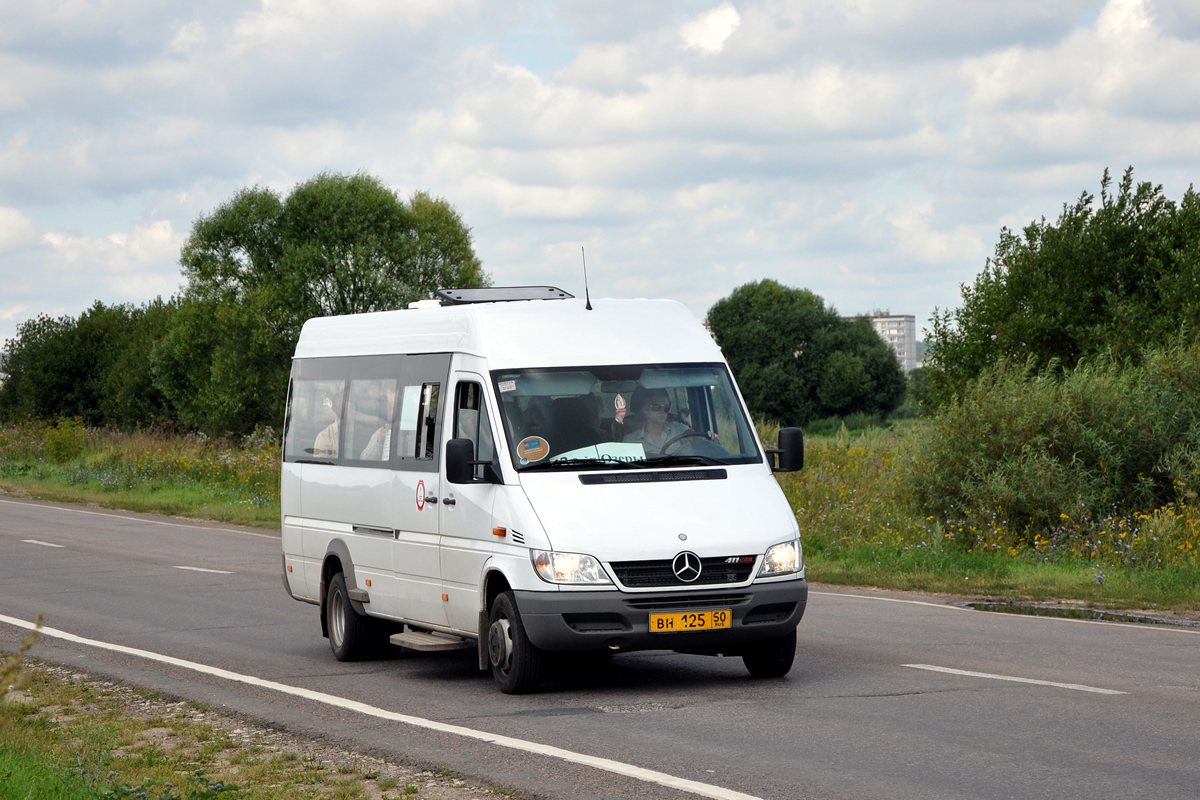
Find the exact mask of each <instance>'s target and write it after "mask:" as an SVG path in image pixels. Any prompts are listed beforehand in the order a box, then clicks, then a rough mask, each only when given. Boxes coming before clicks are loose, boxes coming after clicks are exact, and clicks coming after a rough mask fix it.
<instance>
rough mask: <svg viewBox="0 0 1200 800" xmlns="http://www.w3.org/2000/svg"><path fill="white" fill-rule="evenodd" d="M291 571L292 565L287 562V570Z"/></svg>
mask: <svg viewBox="0 0 1200 800" xmlns="http://www.w3.org/2000/svg"><path fill="white" fill-rule="evenodd" d="M291 571H292V565H291V564H288V572H291Z"/></svg>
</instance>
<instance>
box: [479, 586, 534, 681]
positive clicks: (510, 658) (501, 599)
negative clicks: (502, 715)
mask: <svg viewBox="0 0 1200 800" xmlns="http://www.w3.org/2000/svg"><path fill="white" fill-rule="evenodd" d="M488 619H490V620H491V625H490V626H489V627H488V660H489V661H490V662H491V665H492V677H493V678H495V679H496V684H497V685H498V686H499V687H500V691H502V692H504V693H505V694H524V693H526V692H531V691H533V690H534V689H536V688H537V685H538V684H539V683H541V681H542V671H543V669H544V668H545V656H544V655H543V654H542V651H541V650H539V649H538V648H537V647H535V646H534V645H533V642H531V641H529V637H528V636H526V635H525V624H524V623H523V622H522V621H521V615H520V613H519V612H518V611H517V601H516V598H515V597H513V593H512V592H502V593H501V594H500V595H499V596H497V597H496V600H495V602H493V603H492V611H491V613H490V614H489V615H488Z"/></svg>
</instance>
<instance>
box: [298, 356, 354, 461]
mask: <svg viewBox="0 0 1200 800" xmlns="http://www.w3.org/2000/svg"><path fill="white" fill-rule="evenodd" d="M345 388H346V382H345V380H344V379H342V378H305V377H296V378H293V380H292V391H291V400H290V403H289V405H288V416H287V435H286V436H285V437H284V444H283V456H284V458H285V459H286V460H288V461H333V460H334V459H336V458H337V457H338V453H339V451H340V448H341V440H342V439H341V426H340V423H339V421H338V420H339V416H340V414H341V410H342V401H343V399H344V397H345Z"/></svg>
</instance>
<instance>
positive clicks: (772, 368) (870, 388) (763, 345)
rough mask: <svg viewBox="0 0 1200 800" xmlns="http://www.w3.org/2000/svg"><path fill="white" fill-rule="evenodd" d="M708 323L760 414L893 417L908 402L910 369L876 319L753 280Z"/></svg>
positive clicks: (795, 419) (791, 419)
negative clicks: (847, 314) (846, 314)
mask: <svg viewBox="0 0 1200 800" xmlns="http://www.w3.org/2000/svg"><path fill="white" fill-rule="evenodd" d="M708 324H709V328H710V329H711V330H712V332H713V336H714V337H715V338H716V340H717V343H718V344H719V345H720V346H721V350H722V351H723V352H724V354H725V358H726V359H727V360H728V361H729V365H730V367H731V368H732V369H733V372H734V374H735V376H736V377H737V380H738V384H739V385H740V386H741V389H742V394H743V396H744V397H745V398H746V402H747V404H748V405H749V406H750V411H751V412H752V413H753V414H754V415H755V416H757V417H762V418H766V419H772V420H779V421H782V422H785V423H788V424H803V423H807V422H811V421H813V420H816V419H822V418H825V417H831V416H845V415H848V414H853V413H859V412H861V413H867V414H886V413H888V412H890V411H892V410H893V409H895V408H896V407H897V406H899V405H900V403H901V402H902V401H903V399H904V389H905V383H904V374H903V371H902V370H901V369H900V365H899V364H898V363H897V361H896V357H895V355H893V353H892V351H891V349H890V348H889V347H888V346H887V344H885V343H884V342H883V340H882V339H880V338H879V336H878V334H876V333H875V330H874V329H873V328H872V327H871V324H870V322H868V321H867V320H865V319H858V320H852V321H849V320H843V319H842V318H841V317H839V316H838V315H837V312H835V311H834V310H833V309H827V308H826V307H825V303H824V301H823V300H822V299H821V298H820V297H818V296H817V295H815V294H813V293H812V292H810V291H808V290H807V289H793V288H789V287H785V286H782V285H780V284H779V283H777V282H775V281H772V280H764V281H759V282H757V283H748V284H746V285H744V286H741V287H738V288H737V289H735V290H734V291H733V293H732V294H731V295H730V296H729V297H726V298H724V299H722V300H719V301H717V303H716V304H714V305H713V307H712V308H711V309H710V310H709V312H708Z"/></svg>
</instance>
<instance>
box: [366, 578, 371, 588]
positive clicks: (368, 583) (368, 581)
mask: <svg viewBox="0 0 1200 800" xmlns="http://www.w3.org/2000/svg"><path fill="white" fill-rule="evenodd" d="M370 585H371V579H370V578H367V586H370Z"/></svg>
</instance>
